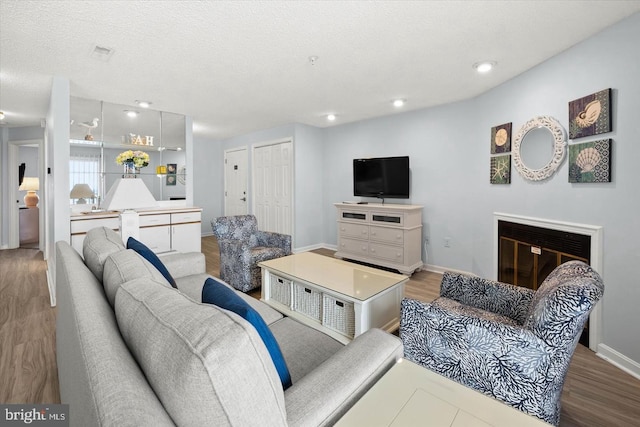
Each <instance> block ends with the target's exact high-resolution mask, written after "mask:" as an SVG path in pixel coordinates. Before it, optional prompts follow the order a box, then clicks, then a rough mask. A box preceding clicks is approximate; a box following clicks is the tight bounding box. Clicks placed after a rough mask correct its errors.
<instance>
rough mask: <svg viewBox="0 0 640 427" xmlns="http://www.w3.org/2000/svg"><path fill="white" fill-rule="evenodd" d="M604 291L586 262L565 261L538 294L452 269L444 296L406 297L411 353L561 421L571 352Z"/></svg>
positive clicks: (404, 317) (403, 333) (404, 333)
mask: <svg viewBox="0 0 640 427" xmlns="http://www.w3.org/2000/svg"><path fill="white" fill-rule="evenodd" d="M603 292H604V285H603V283H602V279H601V277H600V275H598V273H596V272H595V271H594V270H593V269H591V267H589V266H588V265H587V264H585V263H583V262H580V261H570V262H567V263H565V264H562V265H560V266H558V267H557V268H556V269H555V270H554V271H553V272H552V273H551V274H550V275H549V276H548V277H547V279H546V280H545V281H544V282H543V283H542V285H541V286H540V288H539V289H538V290H537V291H535V292H534V291H532V290H530V289H527V288H522V287H517V286H513V285H509V284H506V283H501V282H495V281H491V280H486V279H482V278H478V277H470V276H466V275H462V274H454V273H448V272H447V273H445V274H444V275H443V278H442V284H441V290H440V298H437V299H436V300H435V301H433V302H432V303H430V304H428V303H424V302H421V301H416V300H413V299H406V298H405V299H404V300H403V301H402V314H401V320H400V337H401V338H402V342H403V344H404V349H405V357H406V358H407V359H409V360H412V361H414V362H416V363H418V364H421V365H422V366H425V367H426V368H429V369H431V370H433V371H435V372H437V373H439V374H441V375H444V376H446V377H449V378H451V379H452V380H455V381H457V382H459V383H461V384H464V385H466V386H468V387H471V388H473V389H476V390H478V391H480V392H482V393H484V394H486V395H489V396H492V397H494V398H496V399H499V400H501V401H503V402H505V403H507V404H509V405H511V406H513V407H515V408H517V409H519V410H521V411H524V412H527V413H529V414H531V415H534V416H536V417H538V418H541V419H542V420H544V421H546V422H548V423H551V424H554V425H557V424H558V423H559V421H560V396H561V393H562V387H563V385H564V380H565V376H566V373H567V370H568V368H569V363H570V361H571V357H572V355H573V352H574V350H575V348H576V345H577V343H578V340H579V338H580V334H581V332H582V330H583V327H584V324H585V322H586V321H587V318H588V317H589V313H590V311H591V309H592V308H593V307H594V306H595V304H596V303H597V302H598V300H599V299H600V298H601V297H602V294H603Z"/></svg>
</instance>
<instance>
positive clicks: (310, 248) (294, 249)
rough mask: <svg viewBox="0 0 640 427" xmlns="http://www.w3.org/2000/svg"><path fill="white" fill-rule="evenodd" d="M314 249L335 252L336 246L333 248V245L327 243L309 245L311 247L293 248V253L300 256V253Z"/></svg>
mask: <svg viewBox="0 0 640 427" xmlns="http://www.w3.org/2000/svg"><path fill="white" fill-rule="evenodd" d="M314 249H331V250H334V251H335V250H336V247H335V246H334V247H333V248H332V247H331V245H327V244H325V243H318V244H317V245H309V246H303V247H301V248H293V253H294V254H298V253H300V252H309V251H312V250H314Z"/></svg>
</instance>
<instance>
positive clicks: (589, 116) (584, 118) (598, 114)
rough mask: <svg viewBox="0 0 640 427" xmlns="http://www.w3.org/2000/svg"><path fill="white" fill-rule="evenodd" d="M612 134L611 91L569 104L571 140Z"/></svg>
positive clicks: (594, 94) (606, 90)
mask: <svg viewBox="0 0 640 427" xmlns="http://www.w3.org/2000/svg"><path fill="white" fill-rule="evenodd" d="M606 132H611V89H604V90H601V91H600V92H596V93H592V94H591V95H588V96H585V97H582V98H580V99H576V100H574V101H571V102H569V139H577V138H583V137H585V136H592V135H599V134H601V133H606Z"/></svg>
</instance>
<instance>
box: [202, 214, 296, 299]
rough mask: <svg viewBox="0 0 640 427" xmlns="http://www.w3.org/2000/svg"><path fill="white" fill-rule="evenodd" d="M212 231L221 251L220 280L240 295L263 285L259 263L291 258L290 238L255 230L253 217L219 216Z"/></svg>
mask: <svg viewBox="0 0 640 427" xmlns="http://www.w3.org/2000/svg"><path fill="white" fill-rule="evenodd" d="M211 228H213V234H214V235H215V236H216V239H218V246H219V247H220V278H221V279H222V280H224V281H225V282H227V283H229V284H230V285H231V286H233V287H234V288H236V289H238V290H240V291H242V292H248V291H250V290H252V289H255V288H258V287H260V286H261V285H262V275H261V272H260V267H258V263H259V262H261V261H266V260H269V259H274V258H280V257H283V256H286V255H291V236H289V235H287V234H280V233H272V232H269V231H260V230H258V221H257V220H256V217H255V216H254V215H237V216H221V217H218V218H216V219H214V220H212V221H211Z"/></svg>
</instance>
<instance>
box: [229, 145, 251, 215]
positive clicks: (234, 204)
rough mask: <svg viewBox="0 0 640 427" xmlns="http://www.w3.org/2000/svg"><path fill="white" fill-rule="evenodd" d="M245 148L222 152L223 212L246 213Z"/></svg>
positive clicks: (231, 213) (230, 213) (232, 213)
mask: <svg viewBox="0 0 640 427" xmlns="http://www.w3.org/2000/svg"><path fill="white" fill-rule="evenodd" d="M247 213H248V210H247V149H246V148H241V149H234V150H228V151H225V152H224V214H225V216H230V215H246V214H247Z"/></svg>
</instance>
